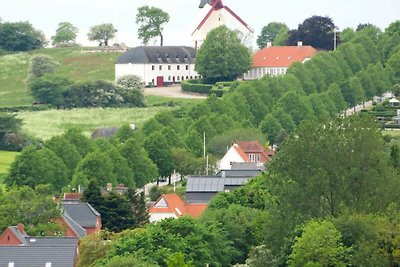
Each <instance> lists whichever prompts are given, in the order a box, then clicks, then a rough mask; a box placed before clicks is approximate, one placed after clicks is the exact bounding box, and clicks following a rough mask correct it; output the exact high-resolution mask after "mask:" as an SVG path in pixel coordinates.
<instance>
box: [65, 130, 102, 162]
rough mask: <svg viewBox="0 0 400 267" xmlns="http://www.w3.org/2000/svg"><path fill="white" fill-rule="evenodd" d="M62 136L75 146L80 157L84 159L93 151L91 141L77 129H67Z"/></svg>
mask: <svg viewBox="0 0 400 267" xmlns="http://www.w3.org/2000/svg"><path fill="white" fill-rule="evenodd" d="M62 136H63V137H64V138H65V139H66V140H67V141H68V142H69V143H71V144H73V145H74V146H75V148H76V150H78V152H79V154H80V155H81V157H85V156H86V155H87V154H88V153H90V152H94V151H95V144H94V142H93V140H92V139H90V138H88V137H86V136H84V135H83V134H82V131H81V130H79V129H76V128H72V129H68V130H67V131H65V133H64V134H63V135H62Z"/></svg>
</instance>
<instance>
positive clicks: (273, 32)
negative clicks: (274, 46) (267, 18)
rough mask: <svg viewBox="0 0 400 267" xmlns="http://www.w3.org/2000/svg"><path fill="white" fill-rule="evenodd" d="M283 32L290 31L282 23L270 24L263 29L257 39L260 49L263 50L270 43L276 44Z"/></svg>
mask: <svg viewBox="0 0 400 267" xmlns="http://www.w3.org/2000/svg"><path fill="white" fill-rule="evenodd" d="M281 31H286V32H288V31H289V28H288V26H286V24H285V23H281V22H270V23H268V25H267V26H264V27H263V28H262V29H261V33H260V35H259V36H258V37H257V45H258V48H260V49H261V48H263V47H265V46H266V45H267V43H268V42H271V43H272V42H274V41H275V39H276V37H277V36H278V34H280V32H281Z"/></svg>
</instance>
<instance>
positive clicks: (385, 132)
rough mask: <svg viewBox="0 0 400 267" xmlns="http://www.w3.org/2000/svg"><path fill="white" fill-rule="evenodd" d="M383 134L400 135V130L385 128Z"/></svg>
mask: <svg viewBox="0 0 400 267" xmlns="http://www.w3.org/2000/svg"><path fill="white" fill-rule="evenodd" d="M382 134H383V135H390V136H393V137H400V130H383V131H382Z"/></svg>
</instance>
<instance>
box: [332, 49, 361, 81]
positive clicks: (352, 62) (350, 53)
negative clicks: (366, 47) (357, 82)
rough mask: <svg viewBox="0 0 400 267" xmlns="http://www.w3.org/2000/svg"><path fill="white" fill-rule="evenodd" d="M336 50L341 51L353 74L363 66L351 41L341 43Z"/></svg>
mask: <svg viewBox="0 0 400 267" xmlns="http://www.w3.org/2000/svg"><path fill="white" fill-rule="evenodd" d="M338 51H340V52H342V54H343V57H344V59H345V60H346V62H347V64H348V65H349V67H350V68H351V70H352V72H353V74H356V73H357V72H359V71H360V70H361V69H362V68H363V65H362V62H361V60H360V57H359V56H358V53H357V50H356V45H355V44H351V43H347V44H342V45H340V46H339V47H338Z"/></svg>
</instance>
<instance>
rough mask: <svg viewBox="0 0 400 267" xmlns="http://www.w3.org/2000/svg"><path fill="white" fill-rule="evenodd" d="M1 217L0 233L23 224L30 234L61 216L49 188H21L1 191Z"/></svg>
mask: <svg viewBox="0 0 400 267" xmlns="http://www.w3.org/2000/svg"><path fill="white" fill-rule="evenodd" d="M0 216H1V220H0V232H3V231H4V230H5V229H6V228H7V227H9V226H11V225H17V224H18V223H23V224H24V225H25V227H26V230H27V231H28V234H29V233H32V232H36V231H37V229H39V228H42V227H43V226H44V225H46V224H49V223H51V221H52V220H53V219H55V218H59V217H60V216H61V214H60V210H59V209H58V207H57V204H56V202H55V201H54V200H53V199H52V197H51V195H50V192H49V188H48V186H47V187H44V186H38V187H37V188H36V189H32V188H30V187H27V186H19V187H10V188H9V189H8V190H6V191H3V192H1V191H0ZM42 229H43V228H42ZM58 230H60V231H61V229H58Z"/></svg>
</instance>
